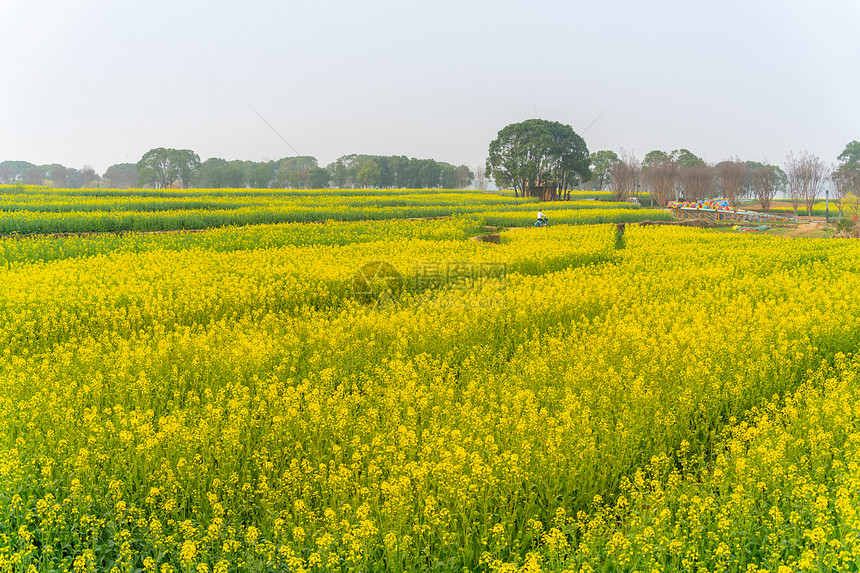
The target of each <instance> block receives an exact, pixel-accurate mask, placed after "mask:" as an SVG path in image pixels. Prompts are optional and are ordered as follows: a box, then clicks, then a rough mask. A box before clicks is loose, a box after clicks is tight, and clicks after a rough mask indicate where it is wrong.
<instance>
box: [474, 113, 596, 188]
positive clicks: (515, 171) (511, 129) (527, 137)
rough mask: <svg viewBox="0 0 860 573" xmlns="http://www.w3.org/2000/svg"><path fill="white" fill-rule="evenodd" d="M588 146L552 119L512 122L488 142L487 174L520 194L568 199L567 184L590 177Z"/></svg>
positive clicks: (571, 129) (565, 126) (498, 183)
mask: <svg viewBox="0 0 860 573" xmlns="http://www.w3.org/2000/svg"><path fill="white" fill-rule="evenodd" d="M590 163H591V159H590V157H589V154H588V147H587V146H586V145H585V140H583V139H582V138H581V137H580V136H579V135H577V133H576V132H575V131H573V128H572V127H570V126H569V125H564V124H562V123H558V122H555V121H547V120H543V119H528V120H526V121H523V122H520V123H512V124H510V125H508V126H506V127H504V128H503V129H502V130H501V131H499V133H498V135H497V137H496V139H494V140H493V141H492V142H490V150H489V157H488V158H487V174H488V175H490V176H492V177H493V178H494V179H495V181H496V184H497V185H498V186H499V187H508V188H513V189H514V191H515V194H517V195H519V194H522V195H523V196H524V197H527V196H530V197H544V198H550V199H554V198H558V196H559V193H560V192H564V193H565V198H569V197H570V195H569V190H570V187H571V186H572V185H573V184H574V183H575V182H576V181H577V180H579V181H587V180H588V179H589V178H590V177H591V172H590V171H589V165H590Z"/></svg>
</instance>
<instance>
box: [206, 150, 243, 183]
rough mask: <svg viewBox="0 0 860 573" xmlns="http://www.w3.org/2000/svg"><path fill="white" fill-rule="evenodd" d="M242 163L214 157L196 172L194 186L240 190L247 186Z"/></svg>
mask: <svg viewBox="0 0 860 573" xmlns="http://www.w3.org/2000/svg"><path fill="white" fill-rule="evenodd" d="M243 167H244V166H243V165H242V162H241V161H229V162H228V161H227V160H225V159H221V158H218V157H212V158H210V159H207V160H206V161H204V162H203V163H201V164H200V165H199V166H198V167H197V168H196V169H195V170H194V176H193V180H194V186H195V187H200V188H203V189H221V188H234V189H235V188H238V187H244V186H245V169H244V168H243Z"/></svg>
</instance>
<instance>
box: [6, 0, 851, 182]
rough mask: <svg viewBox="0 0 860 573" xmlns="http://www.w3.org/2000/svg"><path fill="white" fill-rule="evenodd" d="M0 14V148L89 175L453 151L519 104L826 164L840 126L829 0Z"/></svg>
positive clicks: (610, 134)
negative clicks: (183, 157) (173, 154)
mask: <svg viewBox="0 0 860 573" xmlns="http://www.w3.org/2000/svg"><path fill="white" fill-rule="evenodd" d="M0 22H2V23H3V34H2V35H0V49H2V50H3V53H5V54H7V55H8V56H7V59H8V61H7V62H6V66H5V68H6V69H5V70H4V71H5V73H4V75H5V77H6V78H7V86H6V89H4V90H0V134H2V137H0V161H2V160H21V161H29V162H31V163H35V164H44V163H61V164H63V165H66V166H69V167H77V168H80V167H81V166H83V165H85V164H86V165H92V166H93V167H94V168H95V169H96V171H97V172H99V173H103V172H104V170H105V169H106V168H107V167H108V166H109V165H111V164H115V163H125V162H129V163H134V162H137V161H138V160H139V159H140V157H141V156H142V155H143V153H145V152H146V151H147V150H149V149H151V148H154V147H173V148H182V149H192V150H194V151H195V152H196V153H198V154H199V155H200V157H201V159H203V160H205V159H207V158H209V157H222V158H224V159H228V160H231V159H242V160H251V161H265V160H269V159H277V158H281V157H286V156H291V155H294V154H295V153H294V152H293V149H292V148H294V149H295V151H297V152H298V153H299V154H301V155H311V156H314V157H316V158H317V159H318V160H319V162H320V164H321V165H325V164H327V163H330V162H331V161H333V160H335V159H336V158H337V157H339V156H341V155H345V154H350V153H360V154H361V153H364V154H373V155H407V156H410V157H418V158H433V159H436V160H439V161H446V162H449V163H452V164H462V163H465V164H467V165H470V166H474V165H476V164H478V163H481V162H483V160H484V158H485V157H486V153H487V147H488V145H489V143H490V141H491V140H492V139H493V138H494V137H495V136H496V133H497V132H498V131H499V130H500V129H502V128H503V127H504V126H505V125H507V124H509V123H513V122H518V121H522V120H525V119H529V118H533V117H539V118H543V119H548V120H553V121H559V122H562V123H565V124H569V125H571V126H572V127H573V129H574V130H576V131H577V132H578V133H579V134H580V135H582V136H583V137H584V139H585V141H586V143H587V145H588V148H589V150H590V151H596V150H600V149H612V150H614V151H616V152H618V151H620V150H621V149H627V150H632V151H634V152H635V153H636V155H637V156H638V157H639V158H640V159H641V158H642V157H643V156H644V155H645V153H647V152H648V151H650V150H652V149H662V150H664V151H671V150H673V149H679V148H687V149H689V150H691V151H692V152H693V153H695V154H696V155H699V156H700V157H702V158H703V159H705V160H706V161H709V162H717V161H721V160H723V159H728V158H730V157H734V156H737V157H739V158H740V159H742V160H755V161H763V162H770V163H776V164H782V163H783V162H784V160H785V156H786V155H787V154H788V153H790V152H799V151H803V150H809V151H811V152H812V153H815V154H817V155H818V156H819V157H821V158H822V159H824V160H825V161H828V162H834V161H835V160H836V156H837V155H838V154H839V153H840V152H841V151H842V149H843V148H844V147H845V145H846V144H847V143H848V142H849V141H852V140H855V139H860V113H858V111H857V110H858V104H857V100H856V94H857V93H860V77H858V74H856V73H855V71H856V68H857V62H860V39H858V37H857V34H856V31H855V29H856V27H857V25H858V23H860V5H858V4H856V3H854V2H849V1H848V0H844V1H831V2H825V3H823V4H821V5H816V6H814V7H812V6H811V5H810V4H808V3H801V2H797V1H792V2H776V1H763V2H757V3H754V4H748V3H742V2H739V1H734V0H730V1H728V2H724V3H722V4H719V5H716V4H708V5H704V4H700V3H691V2H685V1H681V0H671V1H666V0H664V1H658V2H656V3H648V4H643V3H639V2H604V3H599V4H598V3H583V2H573V3H569V2H548V1H543V2H540V1H539V2H530V3H528V4H526V3H521V2H486V1H479V2H478V1H476V2H470V3H467V4H460V3H455V2H451V1H442V2H434V3H432V4H431V3H420V4H406V3H401V2H380V1H376V2H369V3H351V2H342V1H332V2H320V3H311V2H286V3H282V4H270V3H268V2H259V1H253V0H252V1H250V2H245V3H242V4H240V5H234V4H232V3H230V4H228V3H221V2H206V3H204V2H199V1H193V2H179V3H174V2H165V1H163V0H156V1H154V2H146V3H144V2H140V1H129V2H122V3H118V2H110V1H108V0H85V1H83V2H77V3H74V4H68V3H63V2H56V1H43V2H24V1H23V0H3V1H2V2H0ZM255 110H256V111H255ZM257 113H259V114H260V115H262V116H263V117H264V118H265V119H266V121H267V122H269V123H270V124H271V126H272V127H274V128H275V129H276V130H277V131H278V132H279V133H280V134H281V135H282V136H283V137H284V138H285V139H286V141H288V142H289V144H290V146H292V148H291V147H290V146H288V145H287V144H285V143H284V141H282V140H281V139H280V138H279V137H278V136H277V135H276V134H275V133H273V131H272V129H270V127H269V126H267V125H266V123H265V122H264V121H263V120H261V119H260V117H258V115H257ZM589 126H590V127H589Z"/></svg>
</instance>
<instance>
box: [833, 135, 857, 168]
mask: <svg viewBox="0 0 860 573" xmlns="http://www.w3.org/2000/svg"><path fill="white" fill-rule="evenodd" d="M837 159H838V160H839V163H840V164H842V165H847V166H848V167H849V168H852V169H860V141H852V142H851V143H849V144H848V145H846V146H845V149H844V150H843V151H842V153H840V154H839V157H837Z"/></svg>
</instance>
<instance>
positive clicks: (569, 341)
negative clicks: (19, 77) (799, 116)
mask: <svg viewBox="0 0 860 573" xmlns="http://www.w3.org/2000/svg"><path fill="white" fill-rule="evenodd" d="M435 224H438V225H439V226H440V227H439V230H438V233H436V234H434V232H433V231H432V230H429V229H427V228H425V227H424V225H427V226H432V225H435ZM473 224H474V223H473V222H472V223H470V222H468V221H466V220H459V221H453V222H451V221H439V222H437V223H421V224H420V225H418V226H411V224H410V223H408V222H401V223H397V224H392V223H361V224H345V223H343V224H337V225H338V226H336V227H330V226H329V225H319V226H317V225H306V226H302V228H301V229H300V228H299V227H300V226H295V228H294V227H292V226H276V227H269V228H247V229H225V230H217V231H207V232H204V233H198V234H180V235H176V236H172V237H170V238H165V239H163V240H164V243H159V242H158V241H159V240H160V239H158V240H156V239H151V238H149V237H143V236H139V235H127V236H124V237H119V238H114V239H111V241H109V242H99V239H98V238H92V239H89V238H80V237H75V238H66V239H51V240H45V241H44V242H43V243H39V244H44V245H45V247H44V248H45V249H46V252H50V253H53V254H51V255H50V256H45V257H39V255H38V252H37V250H38V249H36V248H35V247H34V250H32V251H25V250H20V247H17V246H16V247H9V246H8V245H4V248H6V251H5V252H6V253H10V252H14V253H17V254H15V255H14V256H12V255H9V254H7V259H8V260H7V262H6V265H5V267H2V268H0V281H2V284H3V285H4V288H3V289H2V291H0V318H2V321H0V341H2V343H0V348H2V353H0V523H2V524H4V525H3V526H2V527H0V570H10V571H14V570H27V568H28V567H31V566H32V567H34V568H36V569H37V570H40V569H41V570H52V569H55V570H61V571H88V570H98V571H101V570H112V569H115V570H117V571H132V570H146V571H200V572H202V571H236V570H242V571H245V570H248V571H267V570H286V569H289V570H295V571H323V570H326V571H348V570H353V571H357V570H384V569H385V570H419V569H420V570H425V569H431V568H437V569H440V570H462V569H463V568H464V567H466V568H468V569H470V570H471V569H475V568H478V567H481V568H484V569H485V570H491V571H514V570H521V571H539V570H551V569H563V568H571V569H572V570H585V571H587V570H589V568H593V570H599V569H600V568H601V567H602V566H603V565H602V564H606V563H608V562H612V563H613V564H614V565H613V567H614V568H616V569H617V570H623V569H635V568H639V569H640V570H645V566H646V565H647V566H648V567H651V568H652V569H657V570H661V568H663V569H671V568H672V567H674V568H676V569H685V568H687V566H688V565H689V568H691V569H692V568H698V567H705V568H708V567H711V568H717V567H718V566H720V567H725V568H726V570H740V569H738V568H737V567H736V564H737V563H739V561H738V559H740V558H739V557H738V556H737V555H738V553H737V552H738V551H739V548H742V547H747V548H748V549H749V550H750V551H751V552H752V553H750V554H748V555H747V556H746V557H744V558H743V559H745V561H743V563H744V564H751V565H755V566H756V567H760V568H763V569H767V568H770V567H771V566H772V565H773V564H776V563H777V562H778V560H777V558H776V557H774V556H772V555H771V553H770V552H771V551H775V548H776V546H777V541H773V542H772V543H771V544H770V545H765V544H763V543H762V544H761V545H751V544H752V543H753V542H752V541H748V539H752V538H751V536H752V535H753V534H754V533H744V534H742V533H741V532H742V528H741V526H742V525H743V524H745V523H752V521H743V519H747V520H753V519H758V518H759V517H761V516H762V515H764V516H765V517H767V519H771V520H775V519H776V517H775V516H776V511H772V508H773V507H775V508H776V509H777V510H778V512H779V514H780V515H781V516H782V517H780V518H779V519H781V521H780V523H781V524H783V525H781V526H780V527H783V526H784V528H785V529H784V531H783V530H780V533H779V535H788V534H789V533H792V532H793V533H792V534H793V535H795V537H792V539H795V540H796V543H797V547H798V548H802V551H801V550H800V549H798V551H795V552H794V553H792V554H791V558H788V557H787V556H788V554H787V553H786V554H781V555H780V559H782V561H779V563H783V564H784V565H785V566H788V567H794V568H803V567H806V566H807V564H811V566H812V567H813V568H815V567H817V566H818V565H817V564H820V563H830V562H831V561H821V559H831V557H827V556H829V555H831V554H832V555H836V558H838V559H843V560H842V561H833V563H834V567H836V566H838V564H839V563H846V562H847V561H845V559H847V557H846V556H843V557H839V555H840V553H839V552H840V551H849V552H850V551H853V548H847V549H846V547H847V545H845V546H840V547H839V548H838V549H837V548H833V549H832V552H830V551H831V550H830V549H824V548H825V547H830V545H829V544H831V543H832V542H833V540H835V539H837V538H838V535H839V534H840V532H841V531H842V530H840V529H839V527H842V526H841V525H838V526H837V524H835V522H834V521H833V520H832V519H831V520H830V521H828V520H827V519H826V516H830V517H832V516H833V515H835V513H834V512H843V513H844V512H847V511H848V508H850V507H853V506H852V505H851V504H853V499H854V498H853V497H852V496H853V494H852V493H851V491H852V489H851V485H852V483H853V482H852V483H848V482H845V484H844V486H845V487H844V488H843V489H842V490H840V489H839V485H838V484H837V483H836V481H838V480H836V477H838V476H841V477H839V479H843V478H844V479H846V480H847V479H848V478H849V477H850V476H851V475H852V474H851V468H852V467H853V466H851V465H850V463H851V461H852V460H851V459H849V458H848V454H843V453H839V454H838V455H840V456H844V457H845V459H844V461H842V462H840V463H842V464H843V465H844V468H845V471H844V472H842V473H839V472H837V471H836V470H835V469H834V468H835V466H834V465H832V464H831V465H830V466H828V465H827V463H825V462H827V460H837V459H841V458H838V457H836V456H837V450H839V448H843V449H845V447H846V446H845V444H846V443H848V442H849V441H850V440H848V439H847V438H845V437H844V436H843V437H839V436H837V433H836V431H835V429H834V428H835V427H836V426H837V425H845V427H849V426H850V424H851V423H852V422H851V421H852V420H855V419H856V416H855V415H854V413H855V412H856V408H855V407H853V406H851V407H850V408H849V406H850V401H849V398H848V396H849V394H848V391H847V390H844V389H842V387H839V388H838V389H836V390H834V392H835V393H839V392H843V393H844V394H845V395H846V398H845V401H840V402H838V405H835V406H833V407H832V408H830V409H827V410H820V412H819V413H818V416H817V419H816V420H817V421H815V422H814V423H813V422H812V421H810V420H811V417H810V413H811V412H814V411H816V410H815V408H817V407H818V406H816V405H815V404H813V402H810V400H811V398H808V399H807V398H804V399H801V398H800V397H799V396H800V394H798V397H797V398H794V399H792V400H790V401H787V402H786V403H785V404H784V405H783V404H781V403H780V404H777V403H774V405H773V406H768V405H765V406H762V403H763V401H765V400H768V399H770V398H771V397H772V396H773V395H774V394H778V395H782V394H788V395H790V394H791V393H792V392H794V391H795V390H796V389H797V388H798V387H799V386H800V388H801V390H800V392H813V390H814V389H816V388H819V386H820V384H818V385H816V384H817V383H816V382H815V380H816V379H813V381H811V382H807V383H804V384H803V385H802V386H801V384H802V383H803V381H804V380H805V379H806V378H808V377H809V375H808V372H810V371H814V370H815V369H817V368H818V367H819V365H820V363H821V361H822V360H826V359H831V358H833V357H834V356H835V355H836V354H837V353H838V352H841V351H850V350H853V349H854V348H856V346H857V343H858V334H860V300H857V299H856V297H854V296H853V293H854V292H857V290H858V289H860V273H858V272H857V271H858V268H857V267H858V265H860V263H858V261H860V257H858V254H860V252H858V251H860V247H857V246H855V245H854V243H850V242H840V241H835V240H834V241H828V242H814V241H802V240H798V241H785V240H782V239H777V238H770V237H755V236H747V235H731V236H729V235H724V234H717V233H710V232H707V231H700V230H690V229H682V228H674V227H648V228H638V227H632V228H628V230H627V233H626V236H625V245H626V246H625V247H624V248H621V249H618V248H616V242H615V240H614V238H615V227H614V226H612V225H605V226H579V227H567V226H557V227H549V228H546V229H524V230H517V231H511V232H508V233H505V234H503V236H502V242H501V244H499V245H494V244H489V243H481V242H476V241H465V240H462V238H460V237H456V236H455V235H456V233H458V232H461V231H462V230H465V229H466V228H468V227H469V226H470V225H473ZM375 225H378V227H374V226H375ZM332 228H334V229H339V230H341V231H342V232H343V234H344V235H347V236H349V235H350V234H351V233H354V240H351V239H344V240H342V241H337V240H335V239H333V238H332V237H333V231H332V230H331V229H332ZM374 228H376V229H378V231H379V236H380V238H379V239H377V240H371V239H372V238H373V237H372V235H373V229H374ZM314 229H316V230H318V232H319V233H320V235H319V240H318V241H317V240H315V239H314V237H313V236H312V234H313V233H314ZM245 233H249V234H250V235H249V236H251V237H269V239H267V241H268V242H266V241H263V243H262V244H261V247H259V248H258V247H254V246H253V242H254V241H252V240H250V239H249V238H248V236H245ZM293 239H295V240H293ZM85 240H91V241H92V242H91V243H86V245H88V246H87V247H86V248H83V247H81V250H80V251H75V250H74V249H76V248H79V245H80V244H84V243H74V242H75V241H78V242H80V241H85ZM50 241H55V242H57V243H56V244H53V243H51V242H50ZM64 241H71V242H72V243H70V244H75V245H78V246H75V247H69V248H68V249H65V247H63V242H64ZM136 241H141V242H140V243H139V244H137V245H136V243H135V242H136ZM184 241H188V243H187V244H186V245H184V246H183V242H184ZM57 245H59V246H57ZM231 245H232V246H231ZM10 249H11V250H10ZM15 249H19V250H17V251H16V250H15ZM76 252H78V253H79V254H75V253H76ZM58 253H59V254H58ZM64 253H65V254H64ZM367 261H387V262H389V263H390V264H391V265H392V266H393V267H395V268H397V269H399V270H401V271H402V272H403V274H404V275H405V276H406V278H407V279H408V278H409V277H410V276H411V275H410V272H411V270H412V269H415V268H419V269H420V268H422V267H421V264H422V263H427V262H435V263H439V262H452V263H453V262H459V263H464V262H473V263H480V262H496V263H504V264H505V265H506V266H507V273H506V274H505V275H503V276H501V277H494V278H489V279H481V280H475V281H473V282H471V283H468V284H466V286H464V285H462V284H459V283H458V284H456V285H450V284H449V285H448V288H447V290H446V289H443V290H441V291H440V292H429V293H427V292H414V293H412V292H407V293H406V294H404V296H403V298H402V299H401V300H396V301H393V302H392V304H390V305H388V306H385V307H384V308H379V307H377V308H370V307H366V306H363V305H361V304H359V303H358V302H356V300H355V299H354V298H353V296H352V290H351V289H352V286H353V277H354V274H355V271H356V270H357V269H358V268H359V267H360V266H361V265H362V264H363V263H365V262H367ZM486 300H490V301H492V302H493V304H482V302H484V301H486ZM825 378H826V379H828V380H829V377H825ZM838 379H839V380H845V381H848V380H849V379H850V377H849V376H848V375H847V374H842V375H841V376H840V377H839V378H838ZM852 380H853V379H852ZM846 383H847V382H846ZM807 389H808V390H807ZM806 395H807V394H803V396H806ZM809 396H810V397H811V396H812V394H809ZM816 404H817V403H816ZM755 407H759V409H758V410H754V414H751V416H752V418H750V419H749V420H748V422H747V423H746V424H745V425H744V424H742V423H738V422H737V421H732V420H731V417H732V416H735V417H737V418H738V419H740V418H742V417H743V415H744V412H746V411H748V410H750V409H751V408H755ZM822 407H823V406H822ZM781 408H782V410H780V409H781ZM845 408H849V409H848V410H845ZM778 412H782V414H779V416H782V417H778ZM791 412H794V414H793V415H791V414H790V413H791ZM764 413H767V414H768V416H769V418H768V419H769V420H777V419H779V420H780V421H779V422H778V423H776V422H774V423H772V424H771V425H770V426H767V428H769V429H768V431H772V432H777V431H784V432H789V433H791V432H794V433H791V439H788V438H785V439H784V440H783V441H784V443H783V444H782V446H780V447H779V448H777V447H775V446H773V445H772V444H771V443H770V442H764V441H756V440H764V439H765V436H766V432H765V431H764V429H765V425H764V423H763V421H762V418H761V415H763V414H764ZM792 416H793V417H792ZM852 416H853V417H852ZM804 424H805V425H804ZM815 424H819V426H820V429H821V432H817V431H812V429H813V428H818V427H819V426H816V425H815ZM795 426H796V430H797V431H796V432H795ZM726 427H728V428H729V429H727V430H725V428H726ZM807 427H808V428H809V429H810V430H809V431H806V430H804V428H807ZM840 427H841V426H840ZM804 432H805V433H804ZM843 433H844V432H843ZM774 435H776V434H774ZM679 448H680V449H679ZM676 452H682V454H678V453H676ZM774 456H776V458H774ZM792 456H793V457H792ZM828 456H829V457H828ZM772 458H773V459H772ZM741 459H744V460H745V461H743V462H740V461H739V460H741ZM694 462H695V463H694ZM672 463H676V464H680V465H681V469H676V470H673V469H672V468H673V466H672ZM684 464H686V465H684ZM696 464H698V465H696ZM779 466H782V467H783V469H782V473H779V472H777V471H776V470H774V471H769V470H768V472H766V471H765V469H766V468H776V467H779ZM756 468H757V469H756ZM792 468H793V469H792ZM708 471H710V472H711V473H710V474H709V473H708ZM765 474H767V475H765ZM801 478H803V480H801ZM707 480H713V481H712V482H709V483H712V484H713V485H712V486H711V485H703V484H705V482H706V481H707ZM779 480H781V481H779ZM804 480H805V481H804ZM700 482H701V483H700ZM759 482H764V485H759ZM822 486H823V487H824V488H825V489H822ZM775 489H779V492H780V493H779V496H781V497H777V494H775V493H773V491H774V490H775ZM840 491H841V492H842V493H837V492H840ZM766 492H770V493H766ZM619 494H620V497H617V498H616V496H617V495H619ZM683 495H686V496H687V498H686V501H682V497H681V496H683ZM763 495H770V496H771V497H767V498H766V499H764V498H762V497H761V496H763ZM595 496H602V499H605V500H606V501H605V502H604V501H602V500H601V499H600V498H598V500H597V501H595ZM673 496H674V497H673ZM780 499H784V500H786V501H785V502H780V501H779V500H780ZM670 500H674V501H670ZM801 501H802V503H803V504H805V505H800V503H801ZM762 508H765V511H764V514H762V513H761V512H762ZM667 511H668V513H666V512H667ZM792 512H795V513H796V515H793V514H792ZM840 515H842V514H841V513H840ZM846 515H847V513H846ZM819 516H824V517H820V518H819ZM852 519H853V518H852ZM839 523H842V522H839ZM845 523H848V522H845ZM851 523H853V522H851ZM738 524H741V525H738ZM676 529H677V534H676ZM670 531H671V533H672V536H671V537H670V536H669V533H668V532H670ZM664 538H665V540H664ZM783 538H784V537H779V536H777V537H775V538H774V539H775V540H780V539H783ZM744 544H746V545H744ZM843 545H844V542H843ZM852 547H853V546H852ZM661 551H662V553H661ZM806 551H811V552H812V553H806ZM756 552H758V553H756ZM828 552H829V553H828ZM834 552H835V553H834ZM845 555H848V554H845ZM783 557H785V558H783ZM744 570H747V569H744ZM750 570H751V569H750Z"/></svg>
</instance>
